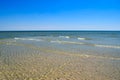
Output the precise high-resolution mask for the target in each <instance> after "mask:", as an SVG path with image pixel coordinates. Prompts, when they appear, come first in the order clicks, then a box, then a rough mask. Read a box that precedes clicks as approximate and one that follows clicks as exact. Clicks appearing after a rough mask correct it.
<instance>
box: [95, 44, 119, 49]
mask: <svg viewBox="0 0 120 80" xmlns="http://www.w3.org/2000/svg"><path fill="white" fill-rule="evenodd" d="M95 46H97V47H105V48H119V49H120V46H113V45H99V44H95Z"/></svg>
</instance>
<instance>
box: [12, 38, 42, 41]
mask: <svg viewBox="0 0 120 80" xmlns="http://www.w3.org/2000/svg"><path fill="white" fill-rule="evenodd" d="M14 39H15V40H30V41H42V40H41V39H33V38H14Z"/></svg>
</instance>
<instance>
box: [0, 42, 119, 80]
mask: <svg viewBox="0 0 120 80" xmlns="http://www.w3.org/2000/svg"><path fill="white" fill-rule="evenodd" d="M0 80H120V60H119V58H116V59H114V58H106V57H101V56H93V55H80V54H74V53H67V52H63V51H57V50H52V49H45V48H39V47H36V46H32V45H27V44H22V43H16V42H0Z"/></svg>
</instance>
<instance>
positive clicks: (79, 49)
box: [0, 31, 120, 58]
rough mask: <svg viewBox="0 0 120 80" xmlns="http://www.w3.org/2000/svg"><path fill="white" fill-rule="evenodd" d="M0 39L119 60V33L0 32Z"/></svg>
mask: <svg viewBox="0 0 120 80" xmlns="http://www.w3.org/2000/svg"><path fill="white" fill-rule="evenodd" d="M0 38H1V40H6V41H16V42H18V43H23V44H31V45H33V46H36V47H40V48H45V49H53V50H58V51H65V52H68V53H72V54H88V55H95V56H104V57H110V58H120V32H119V31H28V32H27V31H23V32H22V31H20V32H17V31H16V32H0Z"/></svg>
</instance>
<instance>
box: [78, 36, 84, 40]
mask: <svg viewBox="0 0 120 80" xmlns="http://www.w3.org/2000/svg"><path fill="white" fill-rule="evenodd" d="M77 39H78V40H85V38H81V37H78V38H77Z"/></svg>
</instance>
